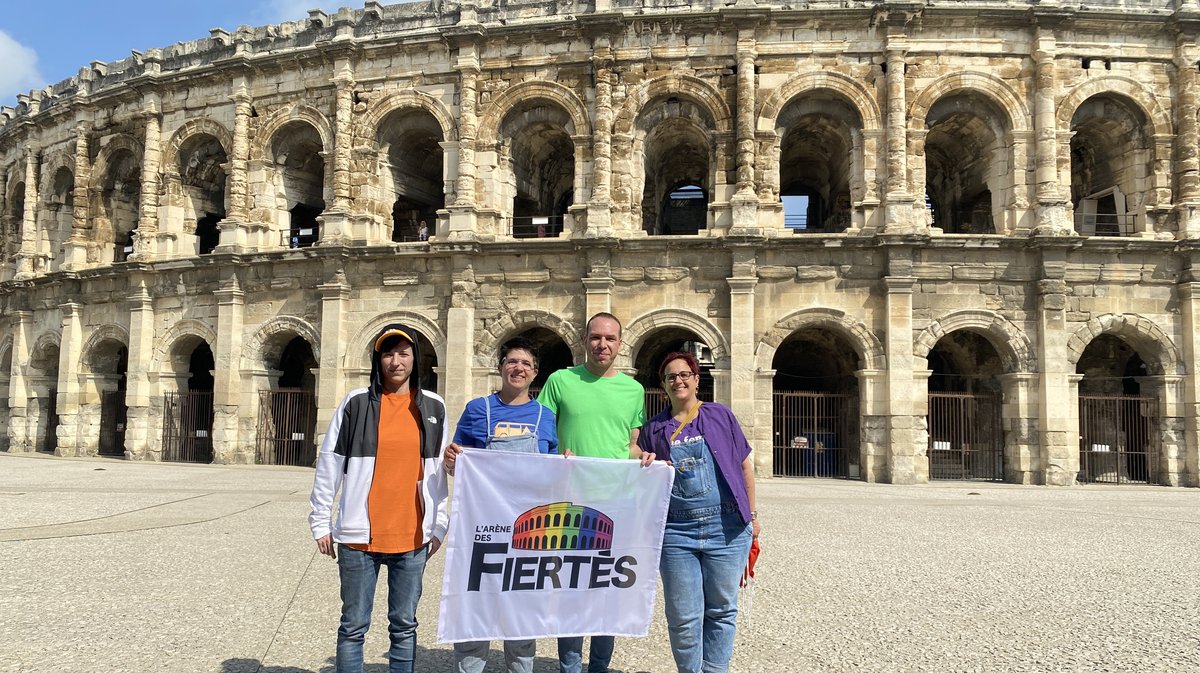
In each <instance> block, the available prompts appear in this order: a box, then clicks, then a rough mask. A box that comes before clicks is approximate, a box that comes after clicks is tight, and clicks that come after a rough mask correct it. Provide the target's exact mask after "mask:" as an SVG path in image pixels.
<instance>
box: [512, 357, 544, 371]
mask: <svg viewBox="0 0 1200 673" xmlns="http://www.w3.org/2000/svg"><path fill="white" fill-rule="evenodd" d="M504 366H505V367H509V368H516V367H523V368H525V369H537V367H535V366H533V363H532V362H530V361H529V360H513V359H511V358H506V359H505V360H504Z"/></svg>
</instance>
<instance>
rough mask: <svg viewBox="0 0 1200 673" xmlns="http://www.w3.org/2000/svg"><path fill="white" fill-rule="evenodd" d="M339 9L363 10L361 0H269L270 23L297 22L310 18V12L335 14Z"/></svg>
mask: <svg viewBox="0 0 1200 673" xmlns="http://www.w3.org/2000/svg"><path fill="white" fill-rule="evenodd" d="M339 7H353V8H356V9H361V8H362V2H361V0H267V13H268V16H269V18H268V20H269V21H276V22H278V21H296V20H299V19H306V18H308V10H310V9H323V10H325V11H326V12H330V13H332V12H335V11H337V9H338V8H339Z"/></svg>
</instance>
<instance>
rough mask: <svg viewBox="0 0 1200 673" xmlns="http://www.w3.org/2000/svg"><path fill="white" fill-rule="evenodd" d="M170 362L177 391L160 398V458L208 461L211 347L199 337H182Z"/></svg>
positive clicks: (211, 399)
mask: <svg viewBox="0 0 1200 673" xmlns="http://www.w3.org/2000/svg"><path fill="white" fill-rule="evenodd" d="M171 361H172V364H173V367H174V373H175V378H176V381H177V382H178V386H179V391H178V392H168V393H166V394H165V396H164V399H163V443H162V447H163V460H172V461H180V462H189V463H211V462H212V460H213V442H212V427H213V383H214V379H213V370H214V367H215V361H214V359H213V353H212V348H210V347H209V345H208V343H207V342H205V341H203V340H202V339H200V338H199V337H188V338H184V339H182V340H180V342H179V343H177V344H176V347H175V348H174V349H173V351H172V358H171Z"/></svg>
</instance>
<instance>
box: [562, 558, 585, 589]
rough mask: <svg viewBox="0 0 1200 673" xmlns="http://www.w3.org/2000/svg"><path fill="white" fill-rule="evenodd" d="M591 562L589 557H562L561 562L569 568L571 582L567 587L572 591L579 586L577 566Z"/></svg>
mask: <svg viewBox="0 0 1200 673" xmlns="http://www.w3.org/2000/svg"><path fill="white" fill-rule="evenodd" d="M591 560H592V557H590V556H564V557H563V562H564V563H566V564H567V565H569V566H571V581H570V582H568V583H567V586H569V587H571V588H572V589H574V588H576V587H578V586H579V566H580V564H584V563H588V562H590V561H591Z"/></svg>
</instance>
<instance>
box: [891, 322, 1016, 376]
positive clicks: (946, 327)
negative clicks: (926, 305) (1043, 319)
mask: <svg viewBox="0 0 1200 673" xmlns="http://www.w3.org/2000/svg"><path fill="white" fill-rule="evenodd" d="M964 329H966V330H971V331H974V332H978V333H979V334H980V335H981V336H983V337H984V338H985V339H987V340H988V342H989V343H991V344H992V346H993V347H994V348H995V349H996V352H997V353H999V354H1000V359H1001V361H1002V362H1003V363H1004V371H1005V372H1006V373H1009V374H1013V373H1016V372H1033V371H1035V370H1036V369H1037V355H1036V352H1035V351H1034V348H1033V344H1031V343H1030V341H1029V338H1028V337H1027V336H1026V335H1025V333H1024V332H1022V331H1021V329H1020V328H1018V327H1017V326H1016V325H1014V324H1013V323H1012V321H1010V320H1009V319H1008V318H1005V317H1004V316H1002V315H1000V314H998V313H994V312H992V311H981V310H975V309H967V310H963V311H955V312H954V313H951V314H949V315H947V316H944V317H942V318H939V319H938V320H935V321H933V323H931V324H930V325H929V326H928V327H926V328H925V329H924V330H922V331H921V333H920V334H919V335H917V338H916V339H915V340H914V341H913V355H914V356H915V357H918V358H924V357H928V355H929V352H930V351H932V350H933V348H934V346H936V345H937V343H938V341H940V340H941V339H942V337H944V336H946V335H947V334H950V333H951V332H957V331H959V330H964Z"/></svg>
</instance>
